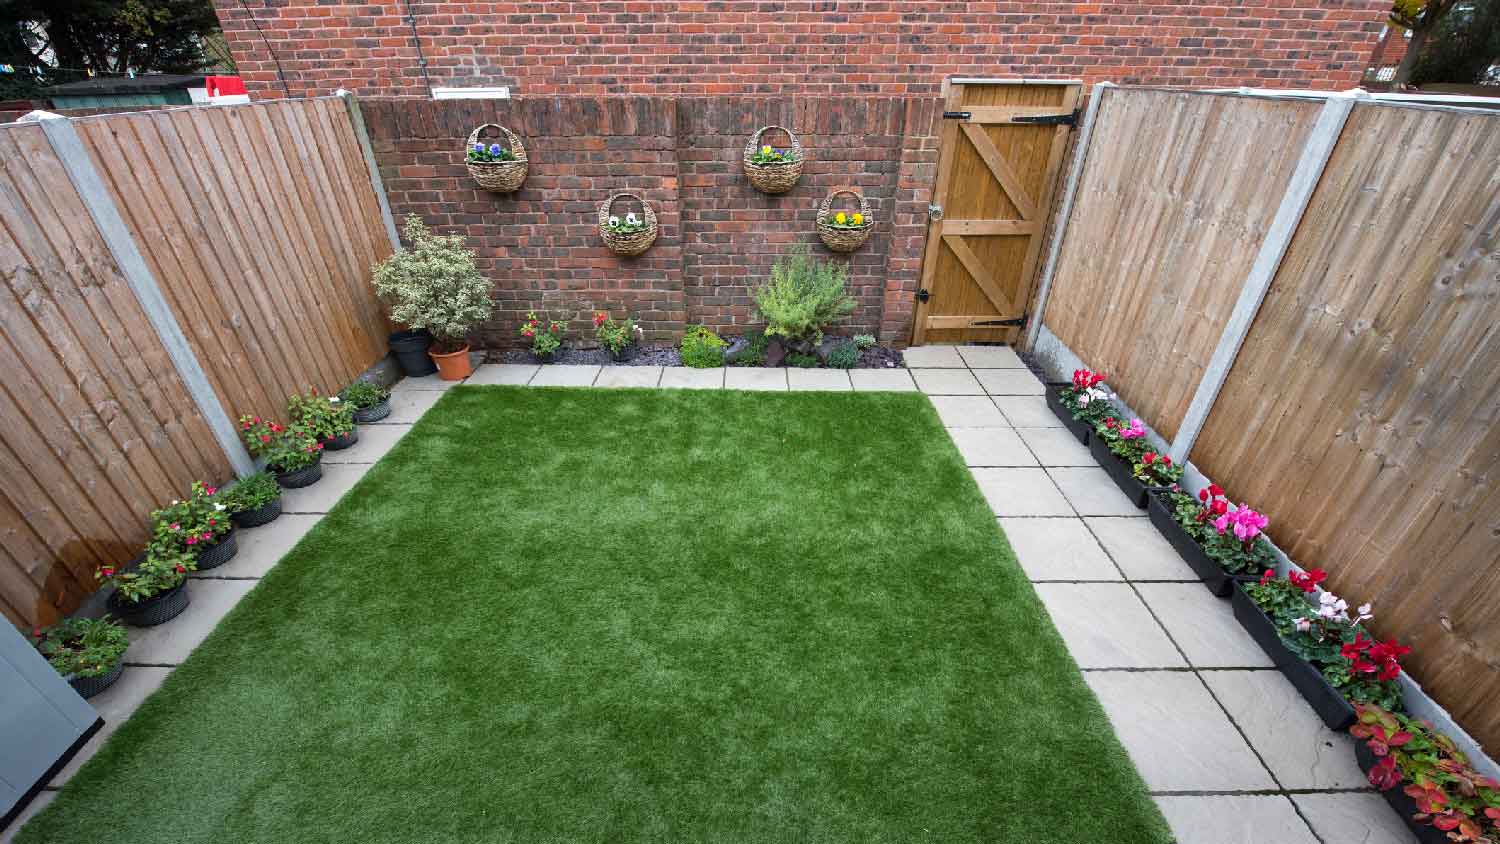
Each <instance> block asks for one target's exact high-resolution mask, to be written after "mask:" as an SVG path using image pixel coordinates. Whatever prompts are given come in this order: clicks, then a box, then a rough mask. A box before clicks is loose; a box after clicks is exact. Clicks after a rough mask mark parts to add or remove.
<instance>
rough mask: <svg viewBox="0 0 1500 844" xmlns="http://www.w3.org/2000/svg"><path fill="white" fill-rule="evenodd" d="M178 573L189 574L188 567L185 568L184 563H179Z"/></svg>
mask: <svg viewBox="0 0 1500 844" xmlns="http://www.w3.org/2000/svg"><path fill="white" fill-rule="evenodd" d="M177 573H178V574H187V569H185V568H183V567H182V565H181V564H180V563H179V564H178V565H177Z"/></svg>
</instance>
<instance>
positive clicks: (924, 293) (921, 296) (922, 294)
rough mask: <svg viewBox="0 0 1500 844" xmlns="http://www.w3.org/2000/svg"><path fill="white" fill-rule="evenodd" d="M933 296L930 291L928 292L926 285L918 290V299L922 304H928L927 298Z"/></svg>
mask: <svg viewBox="0 0 1500 844" xmlns="http://www.w3.org/2000/svg"><path fill="white" fill-rule="evenodd" d="M931 298H932V294H931V293H930V292H928V290H927V288H925V287H924V288H922V289H921V290H918V291H917V301H918V302H921V303H922V304H924V305H925V304H927V300H928V299H931Z"/></svg>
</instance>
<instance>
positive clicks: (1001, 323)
mask: <svg viewBox="0 0 1500 844" xmlns="http://www.w3.org/2000/svg"><path fill="white" fill-rule="evenodd" d="M1030 318H1031V314H1022V315H1020V316H1018V317H1016V318H1015V319H987V320H985V321H984V322H974V323H971V324H970V327H971V328H1008V327H1010V326H1012V325H1015V326H1019V327H1021V328H1025V327H1026V321H1027V320H1028V319H1030Z"/></svg>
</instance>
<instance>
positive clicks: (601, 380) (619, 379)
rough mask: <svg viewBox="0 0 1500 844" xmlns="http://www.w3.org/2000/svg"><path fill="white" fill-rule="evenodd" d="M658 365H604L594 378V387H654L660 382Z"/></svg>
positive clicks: (660, 369)
mask: <svg viewBox="0 0 1500 844" xmlns="http://www.w3.org/2000/svg"><path fill="white" fill-rule="evenodd" d="M662 369H664V367H660V366H606V367H604V368H603V369H602V370H600V371H599V377H598V378H596V379H594V386H595V387H655V386H656V385H657V384H659V383H661V371H662Z"/></svg>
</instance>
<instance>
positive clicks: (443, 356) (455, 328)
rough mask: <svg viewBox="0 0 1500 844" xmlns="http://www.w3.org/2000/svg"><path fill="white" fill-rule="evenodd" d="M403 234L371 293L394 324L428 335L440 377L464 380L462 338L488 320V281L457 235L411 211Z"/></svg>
mask: <svg viewBox="0 0 1500 844" xmlns="http://www.w3.org/2000/svg"><path fill="white" fill-rule="evenodd" d="M403 234H404V236H405V239H406V248H405V249H403V250H401V251H400V252H396V253H394V254H393V255H391V256H390V257H388V258H386V259H385V260H384V261H381V262H380V265H379V266H377V267H376V268H375V276H374V282H375V292H376V293H378V294H379V295H380V297H381V298H382V299H384V300H385V301H386V302H388V303H389V304H390V307H391V320H392V321H393V322H396V323H399V324H401V325H405V326H407V327H408V328H410V329H412V330H414V331H427V332H429V333H430V334H431V335H432V338H433V345H432V348H430V349H428V350H427V352H428V355H429V356H430V357H431V358H432V361H433V363H435V364H437V369H438V373H439V375H440V376H441V377H442V378H443V379H444V380H446V381H458V380H461V379H463V378H467V377H468V376H469V375H470V374H472V373H473V371H474V368H473V365H472V364H471V363H470V361H469V344H468V341H467V339H466V337H467V335H468V333H469V331H470V330H471V329H472V328H473V327H474V326H476V325H478V324H479V323H481V322H483V321H485V320H486V319H489V316H490V311H491V309H492V307H493V306H492V304H491V302H490V289H491V285H490V282H489V281H488V280H487V279H486V278H485V277H484V275H483V274H482V273H480V272H479V268H478V267H477V266H476V265H475V263H474V253H473V252H472V251H471V250H469V249H467V248H465V247H464V239H463V237H462V236H459V235H447V236H443V235H435V234H433V233H432V232H431V231H430V230H429V229H428V228H427V226H426V225H425V224H423V222H422V220H421V218H419V217H417V215H415V214H411V215H408V216H407V218H406V225H405V227H404V228H403ZM392 350H393V351H394V350H395V346H394V345H393V346H392ZM398 357H399V355H398ZM402 369H403V370H406V372H407V374H408V375H415V374H422V375H426V374H428V373H429V372H431V370H428V372H423V373H414V372H411V371H410V370H409V369H408V368H407V363H406V362H402Z"/></svg>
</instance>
